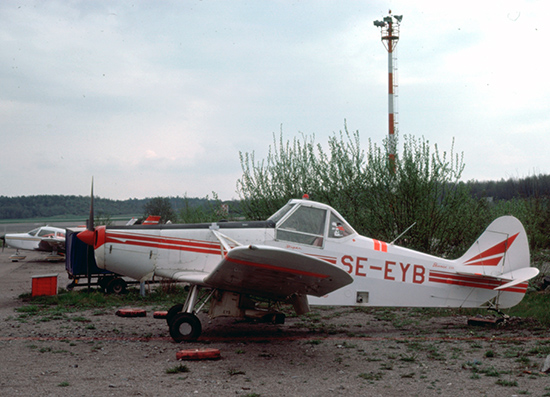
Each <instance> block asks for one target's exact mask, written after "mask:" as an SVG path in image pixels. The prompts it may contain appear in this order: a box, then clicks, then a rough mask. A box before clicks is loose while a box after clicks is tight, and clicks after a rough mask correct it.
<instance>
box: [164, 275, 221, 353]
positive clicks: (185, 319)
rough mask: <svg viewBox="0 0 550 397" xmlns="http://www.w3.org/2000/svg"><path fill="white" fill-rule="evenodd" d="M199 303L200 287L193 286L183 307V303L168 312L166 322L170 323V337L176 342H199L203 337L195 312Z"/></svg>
mask: <svg viewBox="0 0 550 397" xmlns="http://www.w3.org/2000/svg"><path fill="white" fill-rule="evenodd" d="M210 295H211V294H210ZM209 297H210V296H209ZM209 297H208V298H209ZM208 298H207V300H208ZM198 301H199V286H198V285H193V286H192V287H191V290H190V291H189V295H187V299H186V300H185V303H184V304H183V305H182V304H181V303H180V304H177V305H174V306H172V307H171V308H170V310H168V314H167V315H166V322H167V323H168V328H169V330H170V336H171V337H172V339H174V341H175V342H178V343H179V342H191V341H194V340H197V339H198V337H199V336H200V335H201V333H202V325H201V322H200V320H199V318H198V317H197V316H196V315H195V312H194V307H195V305H196V304H197V302H198ZM204 303H206V301H205V302H203V305H204ZM201 307H202V306H201ZM199 310H200V308H199Z"/></svg>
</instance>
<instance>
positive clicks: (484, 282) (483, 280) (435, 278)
mask: <svg viewBox="0 0 550 397" xmlns="http://www.w3.org/2000/svg"><path fill="white" fill-rule="evenodd" d="M428 281H431V282H433V283H442V284H453V285H460V286H462V287H472V288H482V289H495V288H496V287H498V286H501V285H503V284H506V283H507V282H508V281H511V280H508V281H505V280H498V279H495V278H491V277H484V276H468V275H463V274H453V273H444V272H438V271H430V276H429V279H428ZM527 286H528V283H527V282H524V283H520V284H517V285H514V286H512V287H509V288H505V289H503V290H501V291H506V292H517V293H520V294H524V293H525V291H526V290H527Z"/></svg>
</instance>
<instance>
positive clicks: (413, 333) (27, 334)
mask: <svg viewBox="0 0 550 397" xmlns="http://www.w3.org/2000/svg"><path fill="white" fill-rule="evenodd" d="M13 252H14V251H13V250H11V249H6V250H5V251H4V252H3V253H1V254H0V318H1V319H2V321H1V323H0V356H1V357H2V361H1V364H0V395H2V396H18V395H21V396H31V395H33V396H37V395H40V396H111V395H112V396H159V395H163V396H171V395H174V396H176V395H177V396H188V395H189V396H196V395H205V396H210V395H218V396H235V395H239V396H306V395H307V396H334V395H341V396H357V395H368V396H397V395H399V396H404V395H407V396H409V395H410V396H414V395H418V396H436V395H443V396H449V395H453V396H459V395H460V396H463V395H481V396H484V395H487V396H515V395H532V396H544V395H548V396H550V375H547V374H544V373H541V372H540V370H541V368H542V365H543V363H544V361H545V359H546V357H547V356H548V355H550V334H549V332H548V329H546V328H541V327H538V326H536V325H535V324H529V322H526V321H519V320H518V319H512V321H511V322H510V323H509V324H508V325H507V326H505V327H500V328H496V329H495V328H483V327H472V326H468V325H467V316H465V315H464V314H461V313H459V312H456V313H455V314H454V315H453V316H451V317H437V318H430V317H429V316H428V315H426V314H425V313H422V312H421V311H418V310H416V311H415V310H394V309H385V310H381V309H379V310H369V311H358V310H354V309H353V308H342V307H340V308H314V309H313V311H312V312H311V313H310V314H309V315H308V316H303V317H300V318H288V319H287V322H286V323H285V324H284V325H266V324H249V323H243V322H236V321H234V319H227V318H223V319H215V320H212V321H209V320H208V318H206V317H201V319H202V321H203V328H204V332H203V334H202V336H201V338H200V339H199V341H197V342H194V343H189V344H176V343H174V342H173V341H172V340H171V338H170V337H169V335H168V330H167V326H166V322H165V321H164V320H159V319H155V318H153V315H152V313H153V311H154V310H157V309H158V308H153V307H145V309H147V316H146V317H141V318H122V317H118V316H115V313H114V312H115V310H112V311H111V310H109V311H107V312H105V311H103V312H94V311H85V312H81V313H70V314H68V315H67V316H66V317H64V318H59V319H55V318H51V319H43V318H40V317H39V316H31V317H29V319H25V318H24V316H23V314H24V313H22V312H16V311H15V309H16V308H20V307H23V306H26V305H28V304H26V303H24V302H23V301H22V300H21V299H20V298H19V295H20V294H23V293H29V292H31V278H32V276H33V275H44V274H52V273H58V274H59V276H58V285H59V286H60V287H64V286H65V285H66V284H68V279H67V276H66V273H65V270H64V263H48V262H43V261H41V258H43V256H44V255H43V254H39V253H30V254H28V257H27V259H26V260H24V261H22V262H17V263H12V262H10V261H9V259H8V257H9V256H10V255H11V254H12V253H13ZM549 298H550V297H549ZM166 309H167V308H166ZM201 316H202V315H201ZM45 320H47V321H45ZM205 348H215V349H219V350H220V352H221V359H219V360H215V361H185V362H182V361H178V360H177V359H176V353H177V352H178V351H180V350H182V349H205ZM170 372H173V373H170Z"/></svg>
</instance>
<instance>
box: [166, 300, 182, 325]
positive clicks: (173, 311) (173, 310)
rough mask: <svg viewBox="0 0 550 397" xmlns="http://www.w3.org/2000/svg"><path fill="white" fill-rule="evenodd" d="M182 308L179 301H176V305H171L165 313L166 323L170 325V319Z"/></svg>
mask: <svg viewBox="0 0 550 397" xmlns="http://www.w3.org/2000/svg"><path fill="white" fill-rule="evenodd" d="M182 310H183V305H182V304H181V303H178V304H177V305H174V306H172V307H171V308H170V309H169V310H168V313H166V323H167V324H168V326H169V327H170V326H171V325H172V320H173V319H174V317H176V315H177V314H178V313H180V312H181V311H182Z"/></svg>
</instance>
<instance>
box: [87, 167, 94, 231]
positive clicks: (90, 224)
mask: <svg viewBox="0 0 550 397" xmlns="http://www.w3.org/2000/svg"><path fill="white" fill-rule="evenodd" d="M86 229H88V230H92V231H93V230H94V177H92V193H91V194H90V217H89V218H88V222H86Z"/></svg>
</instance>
